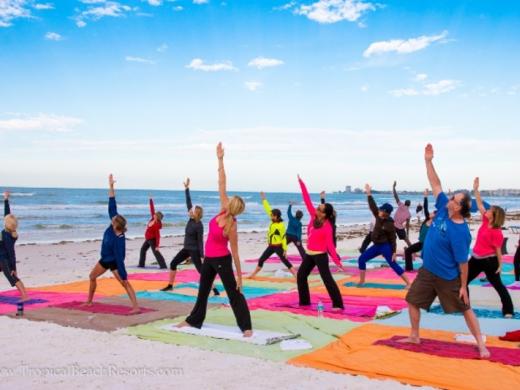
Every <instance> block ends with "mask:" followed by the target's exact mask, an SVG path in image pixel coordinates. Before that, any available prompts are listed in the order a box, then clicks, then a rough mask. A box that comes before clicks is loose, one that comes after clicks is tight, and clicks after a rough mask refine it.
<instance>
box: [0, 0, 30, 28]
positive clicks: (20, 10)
mask: <svg viewBox="0 0 520 390" xmlns="http://www.w3.org/2000/svg"><path fill="white" fill-rule="evenodd" d="M27 7H28V1H26V0H0V27H10V26H12V21H13V20H15V19H19V18H30V17H31V11H30V10H29V9H28V8H27Z"/></svg>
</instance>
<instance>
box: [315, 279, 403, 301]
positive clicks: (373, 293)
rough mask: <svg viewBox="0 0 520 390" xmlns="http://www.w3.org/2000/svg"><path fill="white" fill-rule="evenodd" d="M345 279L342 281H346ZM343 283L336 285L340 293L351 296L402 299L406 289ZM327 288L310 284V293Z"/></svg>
mask: <svg viewBox="0 0 520 390" xmlns="http://www.w3.org/2000/svg"><path fill="white" fill-rule="evenodd" d="M346 281H347V280H345V281H344V282H346ZM344 282H343V283H344ZM343 283H341V282H339V283H338V287H339V291H340V292H341V295H343V296H345V295H351V296H370V297H380V298H401V299H403V300H404V297H405V296H406V292H407V291H406V290H390V289H379V288H358V287H346V286H344V285H343ZM326 292H327V289H326V288H325V286H323V285H320V286H317V287H312V286H311V295H312V294H313V293H326Z"/></svg>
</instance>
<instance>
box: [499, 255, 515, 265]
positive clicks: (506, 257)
mask: <svg viewBox="0 0 520 390" xmlns="http://www.w3.org/2000/svg"><path fill="white" fill-rule="evenodd" d="M513 260H514V256H513V255H502V261H503V262H504V263H513Z"/></svg>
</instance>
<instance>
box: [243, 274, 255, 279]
mask: <svg viewBox="0 0 520 390" xmlns="http://www.w3.org/2000/svg"><path fill="white" fill-rule="evenodd" d="M254 277H255V276H254V275H247V276H245V277H244V279H253V278H254Z"/></svg>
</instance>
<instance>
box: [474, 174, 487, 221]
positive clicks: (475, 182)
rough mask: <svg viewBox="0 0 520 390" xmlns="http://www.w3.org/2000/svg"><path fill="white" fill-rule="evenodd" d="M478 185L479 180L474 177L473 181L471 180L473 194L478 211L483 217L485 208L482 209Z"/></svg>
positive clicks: (482, 204)
mask: <svg viewBox="0 0 520 390" xmlns="http://www.w3.org/2000/svg"><path fill="white" fill-rule="evenodd" d="M479 185H480V180H479V178H478V177H476V178H475V180H473V193H474V195H475V200H476V201H477V207H478V211H480V214H481V215H484V213H485V212H486V208H485V207H484V203H483V202H482V198H481V196H480V191H479V189H478V187H479Z"/></svg>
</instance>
